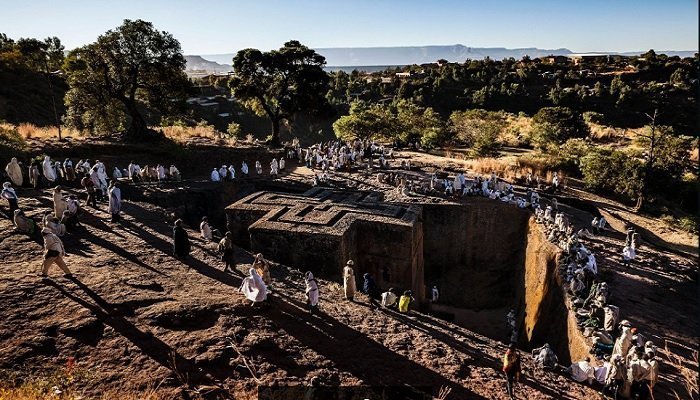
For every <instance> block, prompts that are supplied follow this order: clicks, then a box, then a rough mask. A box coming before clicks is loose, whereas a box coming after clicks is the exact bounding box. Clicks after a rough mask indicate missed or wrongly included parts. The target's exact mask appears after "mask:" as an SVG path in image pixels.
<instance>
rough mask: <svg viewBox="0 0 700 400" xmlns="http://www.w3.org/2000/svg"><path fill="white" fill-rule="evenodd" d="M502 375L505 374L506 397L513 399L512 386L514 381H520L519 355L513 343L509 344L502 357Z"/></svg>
mask: <svg viewBox="0 0 700 400" xmlns="http://www.w3.org/2000/svg"><path fill="white" fill-rule="evenodd" d="M503 373H504V374H506V390H507V391H508V396H510V398H511V399H514V398H515V396H514V394H513V389H514V387H513V385H514V383H515V382H516V381H520V355H519V354H518V349H517V348H516V347H515V343H511V344H510V346H508V350H506V354H505V355H504V356H503Z"/></svg>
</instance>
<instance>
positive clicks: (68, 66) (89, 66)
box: [65, 20, 187, 140]
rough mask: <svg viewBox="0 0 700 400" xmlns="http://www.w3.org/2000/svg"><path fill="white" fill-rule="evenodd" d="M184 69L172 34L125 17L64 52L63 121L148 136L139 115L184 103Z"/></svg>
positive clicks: (173, 109)
mask: <svg viewBox="0 0 700 400" xmlns="http://www.w3.org/2000/svg"><path fill="white" fill-rule="evenodd" d="M184 68H185V58H184V57H183V55H182V50H181V49H180V43H179V42H178V41H177V40H176V39H175V38H174V37H173V36H172V35H171V34H169V33H167V32H161V31H158V30H156V29H155V28H154V27H153V24H151V23H150V22H145V21H142V20H136V21H131V20H124V23H123V24H122V25H121V26H119V27H118V28H116V29H115V30H110V31H107V32H106V33H105V34H103V35H101V36H100V37H98V38H97V41H96V42H94V43H91V44H89V45H86V46H83V47H81V48H78V49H75V50H73V51H71V52H70V54H69V55H68V57H67V59H66V62H65V72H66V75H67V81H68V84H69V85H70V90H69V91H68V93H66V106H67V108H68V110H67V114H66V121H67V123H68V124H69V125H72V126H74V127H76V128H77V129H80V130H83V129H87V130H90V131H92V132H107V133H111V132H115V131H120V130H125V131H126V134H127V137H128V138H130V139H133V140H141V139H144V138H147V137H148V136H150V135H151V134H152V133H153V132H154V131H152V130H150V129H149V128H148V124H147V121H146V118H145V117H144V114H146V115H148V116H150V117H151V119H156V118H158V114H157V113H160V114H161V115H171V114H175V113H177V112H178V106H181V105H182V103H184V100H185V92H186V89H187V78H186V76H185V74H184V71H183V70H184Z"/></svg>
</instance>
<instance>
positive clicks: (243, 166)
mask: <svg viewBox="0 0 700 400" xmlns="http://www.w3.org/2000/svg"><path fill="white" fill-rule="evenodd" d="M241 173H242V174H243V177H244V178H246V177H248V164H246V163H245V161H243V163H242V164H241Z"/></svg>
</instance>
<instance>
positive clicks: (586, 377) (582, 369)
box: [569, 357, 595, 385]
mask: <svg viewBox="0 0 700 400" xmlns="http://www.w3.org/2000/svg"><path fill="white" fill-rule="evenodd" d="M590 361H591V360H590V358H588V357H586V358H585V359H584V360H581V361H579V362H577V363H573V364H571V367H569V373H570V374H571V379H573V380H575V381H576V382H588V384H589V385H590V384H592V383H593V380H594V379H595V368H593V366H591V364H590Z"/></svg>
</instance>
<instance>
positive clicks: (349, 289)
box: [343, 260, 357, 301]
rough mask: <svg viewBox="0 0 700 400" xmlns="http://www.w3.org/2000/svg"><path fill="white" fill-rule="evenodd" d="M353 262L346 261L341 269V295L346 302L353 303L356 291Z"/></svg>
mask: <svg viewBox="0 0 700 400" xmlns="http://www.w3.org/2000/svg"><path fill="white" fill-rule="evenodd" d="M354 265H355V262H354V261H352V260H348V262H347V264H346V265H345V267H343V293H344V294H345V298H346V299H347V300H350V301H353V300H354V298H355V292H356V291H357V284H356V282H355V270H354V269H353V266H354Z"/></svg>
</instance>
